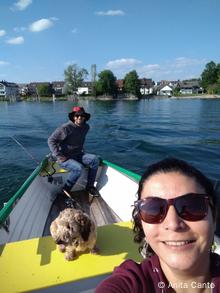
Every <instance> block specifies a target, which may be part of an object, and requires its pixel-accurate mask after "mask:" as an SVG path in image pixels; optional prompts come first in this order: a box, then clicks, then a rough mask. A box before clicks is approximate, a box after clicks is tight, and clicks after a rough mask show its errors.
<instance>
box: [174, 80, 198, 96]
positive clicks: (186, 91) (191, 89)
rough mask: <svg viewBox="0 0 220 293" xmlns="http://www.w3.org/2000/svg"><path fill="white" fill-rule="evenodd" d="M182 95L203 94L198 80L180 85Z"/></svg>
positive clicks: (183, 82)
mask: <svg viewBox="0 0 220 293" xmlns="http://www.w3.org/2000/svg"><path fill="white" fill-rule="evenodd" d="M179 89H180V93H181V94H183V95H191V94H202V93H203V88H202V87H200V85H199V82H198V81H197V80H193V81H187V80H185V81H182V82H180V84H179Z"/></svg>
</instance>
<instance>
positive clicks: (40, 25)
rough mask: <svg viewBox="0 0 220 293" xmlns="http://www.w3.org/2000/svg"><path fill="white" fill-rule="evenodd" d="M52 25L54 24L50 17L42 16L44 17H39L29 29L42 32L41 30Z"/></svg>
mask: <svg viewBox="0 0 220 293" xmlns="http://www.w3.org/2000/svg"><path fill="white" fill-rule="evenodd" d="M52 26H53V22H52V21H51V20H50V19H46V18H42V19H39V20H37V21H35V22H33V23H32V24H31V25H30V26H29V29H30V31H31V32H40V31H43V30H46V29H48V28H50V27H52Z"/></svg>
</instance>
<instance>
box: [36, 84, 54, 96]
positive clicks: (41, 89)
mask: <svg viewBox="0 0 220 293" xmlns="http://www.w3.org/2000/svg"><path fill="white" fill-rule="evenodd" d="M37 93H38V95H40V96H45V97H51V96H52V93H53V89H52V87H51V85H50V84H49V83H48V84H39V85H37Z"/></svg>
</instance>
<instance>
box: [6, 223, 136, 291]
mask: <svg viewBox="0 0 220 293" xmlns="http://www.w3.org/2000/svg"><path fill="white" fill-rule="evenodd" d="M97 246H98V247H99V249H100V254H99V255H92V254H90V253H86V254H82V255H80V256H78V257H77V258H76V259H75V260H73V261H69V262H68V261H66V260H65V259H64V254H63V253H61V252H59V250H58V248H57V247H56V245H55V243H54V242H53V240H52V238H51V237H50V236H47V237H42V238H35V239H30V240H24V241H18V242H13V243H8V244H6V245H2V246H0V268H1V274H0V284H1V290H0V291H1V292H3V293H9V292H24V291H32V290H38V289H43V288H48V287H51V286H56V285H61V284H65V283H68V282H77V281H80V280H86V279H88V278H92V277H95V276H98V275H104V274H107V273H111V272H112V270H113V269H114V267H115V266H117V265H119V264H120V263H121V262H122V261H124V260H125V259H128V258H132V259H134V260H136V261H140V259H141V257H140V256H139V254H138V248H137V245H136V244H134V243H133V233H132V230H131V223H130V222H127V223H123V222H121V223H116V224H111V225H105V226H102V227H99V228H98V241H97ZM73 288H74V283H73ZM72 292H78V291H74V289H73V290H72Z"/></svg>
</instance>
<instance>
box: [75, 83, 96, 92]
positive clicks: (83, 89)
mask: <svg viewBox="0 0 220 293" xmlns="http://www.w3.org/2000/svg"><path fill="white" fill-rule="evenodd" d="M92 85H93V83H92V82H91V81H83V82H82V85H81V86H79V87H78V88H77V92H76V93H77V95H90V94H91V93H92Z"/></svg>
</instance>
